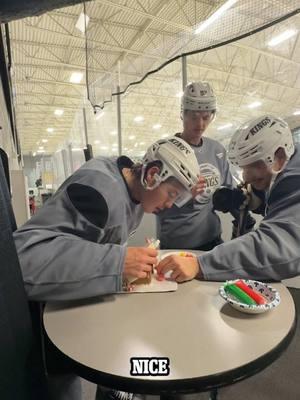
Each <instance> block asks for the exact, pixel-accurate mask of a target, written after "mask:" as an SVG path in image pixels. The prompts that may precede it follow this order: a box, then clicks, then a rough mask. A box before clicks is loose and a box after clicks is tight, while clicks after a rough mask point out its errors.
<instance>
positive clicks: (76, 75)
mask: <svg viewBox="0 0 300 400" xmlns="http://www.w3.org/2000/svg"><path fill="white" fill-rule="evenodd" d="M82 77H83V73H82V72H72V74H71V76H70V82H71V83H80V82H81V79H82Z"/></svg>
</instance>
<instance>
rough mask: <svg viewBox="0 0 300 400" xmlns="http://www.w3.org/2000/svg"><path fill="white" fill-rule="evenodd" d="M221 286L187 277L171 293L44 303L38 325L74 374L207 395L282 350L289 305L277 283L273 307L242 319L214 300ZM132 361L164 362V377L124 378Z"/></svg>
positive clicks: (126, 386)
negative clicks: (151, 359)
mask: <svg viewBox="0 0 300 400" xmlns="http://www.w3.org/2000/svg"><path fill="white" fill-rule="evenodd" d="M219 286H220V283H217V282H201V281H197V280H193V281H191V282H186V283H184V284H180V285H179V287H178V290H177V291H176V292H169V293H143V294H141V293H133V294H116V295H107V296H102V297H99V298H97V299H93V300H89V301H88V300H86V301H84V302H82V301H81V302H73V303H69V304H65V303H52V304H47V306H46V308H45V312H44V326H45V330H46V332H47V335H48V337H49V338H50V340H51V341H52V342H53V344H54V345H55V346H56V347H57V348H58V349H59V350H60V352H62V353H63V354H64V355H65V356H66V357H67V359H68V360H69V361H70V362H71V363H72V368H73V367H74V372H76V373H77V374H78V375H80V376H82V377H84V378H86V379H88V380H90V381H92V382H95V383H99V384H101V385H104V386H108V387H113V388H115V389H119V390H124V391H129V392H135V393H148V394H167V393H170V394H172V393H175V392H176V393H192V392H201V391H208V390H211V389H213V388H217V387H221V386H225V385H228V384H232V383H234V382H236V381H239V380H241V379H244V378H245V377H248V376H251V375H253V374H255V373H257V372H258V371H260V370H262V369H263V368H265V367H266V366H268V365H269V364H270V363H272V362H273V361H274V360H275V359H276V358H277V357H279V355H280V354H281V353H282V352H283V351H284V350H285V349H286V347H287V346H288V344H289V342H290V340H291V339H292V336H293V334H294V330H295V307H294V302H293V299H292V297H291V295H290V293H289V291H288V290H287V289H286V288H285V286H283V285H282V284H279V283H276V284H272V286H274V287H275V288H276V289H277V290H278V291H279V293H280V296H281V303H280V305H279V306H278V307H277V308H276V309H273V310H271V311H268V312H266V313H264V314H256V315H249V314H243V313H241V312H239V311H237V310H235V309H233V308H231V306H230V305H228V304H226V303H225V302H224V300H223V299H222V298H221V297H220V296H219V295H218V288H219ZM131 357H168V358H169V360H170V374H169V375H168V376H142V377H139V376H131V375H130V359H131Z"/></svg>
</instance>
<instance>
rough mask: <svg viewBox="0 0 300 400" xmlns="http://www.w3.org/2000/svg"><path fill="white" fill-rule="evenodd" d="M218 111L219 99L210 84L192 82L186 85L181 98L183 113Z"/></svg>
mask: <svg viewBox="0 0 300 400" xmlns="http://www.w3.org/2000/svg"><path fill="white" fill-rule="evenodd" d="M184 110H191V111H212V112H216V110H217V99H216V96H215V94H214V91H213V88H212V86H211V85H210V84H209V83H208V82H190V83H188V84H187V85H186V87H185V89H184V92H183V96H182V98H181V111H184Z"/></svg>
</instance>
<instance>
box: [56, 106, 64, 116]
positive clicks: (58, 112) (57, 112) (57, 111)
mask: <svg viewBox="0 0 300 400" xmlns="http://www.w3.org/2000/svg"><path fill="white" fill-rule="evenodd" d="M63 113H64V110H62V109H60V108H58V109H57V110H55V111H54V114H55V115H57V116H58V117H60V116H61V115H63Z"/></svg>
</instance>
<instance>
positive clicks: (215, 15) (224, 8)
mask: <svg viewBox="0 0 300 400" xmlns="http://www.w3.org/2000/svg"><path fill="white" fill-rule="evenodd" d="M236 2H237V0H228V1H226V3H224V4H223V5H222V6H221V7H220V8H218V9H217V11H216V12H214V13H213V14H212V15H211V16H210V17H209V18H207V20H205V21H204V22H202V23H201V24H200V26H199V27H198V28H197V29H196V30H195V32H194V33H195V35H198V34H199V33H200V32H203V31H204V30H205V29H206V28H207V27H208V26H209V25H211V24H212V23H213V22H215V21H216V20H217V19H218V18H220V16H221V15H222V14H224V12H225V11H227V10H228V9H229V8H230V7H232V6H233V5H234V3H236Z"/></svg>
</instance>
